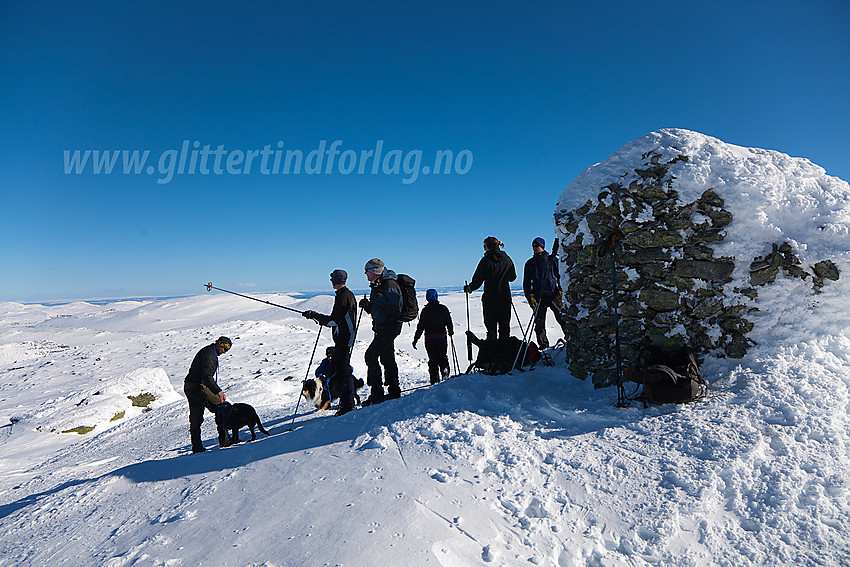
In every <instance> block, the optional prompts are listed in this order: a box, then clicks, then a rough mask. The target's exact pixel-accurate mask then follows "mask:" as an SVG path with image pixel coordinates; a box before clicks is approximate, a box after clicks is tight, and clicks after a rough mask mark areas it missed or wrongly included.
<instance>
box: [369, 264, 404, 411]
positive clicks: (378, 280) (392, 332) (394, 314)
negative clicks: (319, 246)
mask: <svg viewBox="0 0 850 567" xmlns="http://www.w3.org/2000/svg"><path fill="white" fill-rule="evenodd" d="M365 271H366V279H367V280H369V287H370V288H372V292H371V294H370V295H369V299H366V298H365V297H364V298H363V299H361V300H360V307H362V308H363V309H364V310H365V311H366V313H369V314H370V315H372V330H373V331H374V332H375V338H373V339H372V344H370V345H369V348H367V349H366V367H367V373H366V383H367V384H369V389H370V394H369V398H368V399H366V400H364V401H363V403H362V404H361V405H364V406H371V405H374V404H379V403H381V402H383V401H384V400H386V399H388V400H392V399H395V398H398V397H401V388H400V387H399V384H398V365H397V364H396V361H395V338H396V337H397V336H398V335H399V333H401V310H402V306H403V300H402V297H401V288H399V286H398V282H397V281H396V279H398V278H397V276H396V274H395V272H393V271H392V270H388V269H386V267H384V263H383V262H382V261H381V260H380V259H378V258H372V259H371V260H369V261H368V262H366V269H365ZM381 365H383V367H384V376H383V382H384V383H386V385H387V392H386V395H385V394H384V386H383V383H382V381H381Z"/></svg>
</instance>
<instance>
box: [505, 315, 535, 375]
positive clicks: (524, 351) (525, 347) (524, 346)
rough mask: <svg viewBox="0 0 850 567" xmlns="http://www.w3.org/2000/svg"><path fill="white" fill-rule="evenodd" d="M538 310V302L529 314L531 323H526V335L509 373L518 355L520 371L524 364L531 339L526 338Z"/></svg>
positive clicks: (517, 360) (512, 369)
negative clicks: (520, 359)
mask: <svg viewBox="0 0 850 567" xmlns="http://www.w3.org/2000/svg"><path fill="white" fill-rule="evenodd" d="M538 309H540V302H539V301H538V302H537V304H536V305H535V306H534V311H533V312H532V314H531V321H529V322H528V328H527V329H526V333H527V334H524V335H523V336H522V344H521V345H519V351H518V352H517V353H516V359H515V360H514V365H513V367H512V368H511V372H513V371H514V368H516V363H517V362H519V355H520V354H522V362H520V365H519V366H520V369H522V363H524V362H525V355H526V354H528V340H529V339H530V338H531V337H530V336H527V335H530V334H531V333H530V331H531V327H532V325H533V324H534V320H535V319H536V318H537V310H538ZM511 372H508V374H510V373H511Z"/></svg>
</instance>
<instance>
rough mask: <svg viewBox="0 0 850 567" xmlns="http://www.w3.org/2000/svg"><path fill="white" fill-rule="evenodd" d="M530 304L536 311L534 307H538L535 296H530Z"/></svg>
mask: <svg viewBox="0 0 850 567" xmlns="http://www.w3.org/2000/svg"><path fill="white" fill-rule="evenodd" d="M528 304H529V305H530V306H531V308H532V309H534V306H535V305H537V299H536V298H535V297H534V294H531V295H529V296H528Z"/></svg>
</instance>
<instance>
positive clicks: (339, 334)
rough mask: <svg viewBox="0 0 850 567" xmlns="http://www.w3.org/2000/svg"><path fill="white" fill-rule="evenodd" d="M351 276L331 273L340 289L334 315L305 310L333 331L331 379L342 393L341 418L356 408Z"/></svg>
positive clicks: (354, 319)
mask: <svg viewBox="0 0 850 567" xmlns="http://www.w3.org/2000/svg"><path fill="white" fill-rule="evenodd" d="M347 279H348V273H346V271H345V270H334V271H333V272H331V285H332V286H333V288H334V290H336V297H335V298H334V306H333V309H332V310H331V314H330V315H322V314H321V313H316V312H315V311H305V312H304V313H303V315H304V317H307V318H308V319H314V320H315V321H317V322H318V323H319V324H320V325H323V326H326V327H330V328H331V329H332V331H331V332H332V334H333V340H334V347H335V348H334V355H333V357H332V358H331V364H330V369H329V378H330V380H331V381H332V382H333V383H334V384H335V385H336V388H337V389H338V390H339V392H340V396H339V409H338V410H337V412H336V413H335V414H334V416H335V417H339V416H341V415H343V414H346V413H348V412H350V411H351V410H353V409H354V394H355V392H354V376H353V375H352V374H351V347H353V346H354V326H355V323H356V322H357V301H356V300H355V299H354V294H353V293H351V290H350V289H348V288H347V287H346V286H345V282H346V280H347Z"/></svg>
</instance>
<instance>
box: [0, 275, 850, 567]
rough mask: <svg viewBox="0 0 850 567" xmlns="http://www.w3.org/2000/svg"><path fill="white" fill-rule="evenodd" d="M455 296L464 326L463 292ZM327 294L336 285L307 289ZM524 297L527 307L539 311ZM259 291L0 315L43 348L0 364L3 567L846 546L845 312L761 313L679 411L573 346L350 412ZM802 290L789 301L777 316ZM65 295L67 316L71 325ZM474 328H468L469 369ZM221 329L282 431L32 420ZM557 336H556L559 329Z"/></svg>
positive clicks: (179, 406)
mask: <svg viewBox="0 0 850 567" xmlns="http://www.w3.org/2000/svg"><path fill="white" fill-rule="evenodd" d="M479 297H480V296H479V295H478V294H474V297H473V303H472V308H473V309H472V313H473V323H472V325H473V329H474V330H476V331H480V330H481V328H482V325H481V320H480V308H479V302H478V298H479ZM442 299H443V301H444V302H445V303H446V304H447V305H448V306H449V308H450V309H451V310H452V312H453V314H455V320H456V321H457V322H460V321H461V320H462V319H463V316H462V314H464V312H465V305H464V296H463V295H462V294H460V293H453V294H446V295H444V296H443V298H442ZM420 300H421V301H424V299H420ZM818 301H819V302H820V305H819V306H816V307H815V308H814V309H820V310H824V311H826V312H830V313H832V316H833V317H834V318H835V319H841V320H845V321H846V315H844V310H846V307H844V306H843V299H842V298H841V297H840V295H838V294H834V295H833V294H832V292H831V291H830V290H829V288H825V290H824V293H823V294H821V295H820V296H819V297H818ZM330 303H331V297H330V294H328V295H326V296H320V297H315V298H312V299H308V300H293V301H292V303H291V305H293V306H294V307H296V308H302V309H306V308H311V309H320V310H322V309H323V310H328V309H329V307H330ZM516 303H517V306H518V308H519V312H520V315H521V316H522V317H523V318H524V319H525V321H524V324H525V322H527V318H528V317H529V316H530V311H529V310H528V308H527V306H525V305H519V301H517V302H516ZM193 304H197V308H198V317H197V321H198V322H197V325H196V326H191V325H190V321H191V320H192V317H191V313H192V306H193ZM243 305H244V307H246V312H245V313H244V314H242V315H233V313H234V312H235V311H238V310H239V308H240V306H243ZM128 307H129V306H128ZM252 307H253V305H252V304H251V302H248V301H246V300H244V299H238V298H229V297H224V296H222V295H216V296H210V295H205V296H201V297H198V298H183V299H178V300H163V301H154V302H150V303H145V304H144V305H135V306H132V307H131V308H130V309H124V308H121V309H118V310H117V311H116V312H109V313H106V312H105V311H106V310H107V309H108V306H106V307H99V306H94V305H91V306H89V307H87V308H85V309H83V308H81V307H80V306H74V307H69V308H67V309H69V310H71V311H73V312H68V313H65V312H63V309H65V308H64V307H62V306H59V307H53V308H49V309H48V308H45V307H42V306H23V307H20V308H15V309H13V310H8V311H3V313H4V314H3V315H2V316H0V318H2V320H0V323H2V328H3V329H5V330H4V331H3V333H2V335H0V347H5V350H4V351H3V352H11V351H13V350H14V351H15V352H23V353H27V354H26V356H17V355H16V358H15V360H14V361H12V360H11V359H4V361H3V366H2V370H3V381H2V382H3V383H2V391H0V398H2V401H0V409H2V414H0V418H2V419H3V420H4V421H5V420H6V419H8V418H9V417H13V416H14V417H16V418H17V419H18V422H17V423H15V424H11V423H10V425H11V427H9V426H6V427H3V428H0V443H2V450H3V452H4V459H3V460H2V462H0V470H2V477H0V529H2V531H3V534H4V536H3V548H4V550H3V554H2V555H0V565H2V566H5V565H10V566H11V565H16V566H17V565H33V566H34V565H109V566H112V567H117V566H123V565H200V564H203V565H253V566H260V565H262V566H266V567H269V566H277V567H280V566H302V565H345V566H349V567H350V566H363V567H366V566H369V567H372V566H375V565H388V566H396V565H410V566H413V565H442V566H458V565H505V566H513V565H528V564H530V565H554V566H568V565H707V564H714V565H728V566H733V565H734V566H738V565H768V564H769V565H842V564H847V563H848V562H850V547H848V542H847V534H848V533H850V532H849V531H848V530H850V506H848V480H850V479H848V473H847V471H848V470H850V457H848V452H849V451H848V449H850V448H849V447H848V431H850V427H848V425H850V424H848V413H847V412H848V403H850V399H848V386H850V378H848V376H850V339H848V336H847V334H846V332H834V329H835V328H836V327H840V325H838V324H837V323H836V322H835V321H833V322H832V323H830V324H829V325H828V326H824V327H819V326H818V325H808V326H807V327H806V329H807V333H808V334H807V335H806V337H807V338H806V339H805V340H802V341H800V342H798V343H792V342H789V341H788V339H789V336H788V335H787V334H782V333H779V331H776V330H775V331H771V332H777V333H779V334H780V335H781V336H782V337H783V339H782V341H781V342H778V341H772V340H771V335H770V332H767V331H765V333H764V334H762V335H758V336H757V337H756V341H757V342H758V343H759V344H758V345H757V346H756V347H754V348H753V349H752V350H751V351H750V353H749V354H748V356H747V357H746V358H745V359H742V360H739V361H730V360H727V359H709V360H706V361H705V363H704V365H703V370H704V373H705V375H706V376H707V378H708V379H709V381H710V383H711V395H710V397H709V399H708V400H705V401H703V402H700V403H696V404H691V405H686V406H677V405H671V406H654V407H650V408H648V409H644V408H643V407H642V405H640V404H633V405H632V406H630V407H628V408H625V409H617V408H615V407H614V402H615V399H616V392H614V391H613V390H612V389H603V390H593V388H592V386H591V385H590V384H589V383H586V382H582V381H579V380H577V379H575V378H574V377H572V376H571V375H570V374H569V372H568V371H567V369H566V368H565V367H564V362H563V357H562V355H560V353H558V352H556V353H555V362H556V365H555V366H554V367H551V368H550V367H538V368H535V369H534V370H533V371H530V372H515V373H514V375H512V376H509V375H503V376H485V375H480V374H472V375H466V376H459V377H456V378H452V379H450V380H448V381H446V382H445V383H441V384H438V385H436V386H434V387H431V388H424V389H417V390H412V391H409V392H406V393H405V395H404V396H403V397H402V398H401V399H399V400H394V401H390V402H386V403H383V404H381V405H378V406H375V407H370V408H363V409H357V410H356V411H354V412H352V413H350V414H347V415H345V416H343V417H341V418H333V417H331V412H317V411H314V409H313V408H312V407H311V406H309V404H306V403H297V394H298V390H299V385H300V381H301V379H302V378H303V377H304V376H305V374H306V372H307V361H308V359H309V357H310V355H311V351H312V349H313V344H314V343H315V340H316V332H317V328H316V326H315V325H313V324H311V323H309V322H307V321H306V320H305V319H303V318H301V317H300V316H298V315H297V314H287V313H285V312H283V311H282V310H278V309H274V308H270V309H266V308H265V307H264V308H262V309H259V310H256V311H255V310H252V309H251V308H252ZM810 309H812V307H811V306H810V305H808V304H807V303H806V302H805V301H803V300H800V302H799V303H798V304H795V303H794V302H793V301H786V310H785V314H784V315H783V317H784V318H792V317H794V316H798V317H799V316H802V314H803V313H807V312H808V311H809V310H810ZM48 310H49V311H50V312H51V314H52V315H53V316H52V317H43V316H41V315H39V314H38V313H42V314H43V313H45V312H47V311H48ZM86 310H88V312H87V311H86ZM135 313H141V315H139V316H137V315H136V314H135ZM168 313H174V319H173V320H171V319H169V318H168ZM221 313H230V314H231V315H230V318H229V319H224V318H222V316H221V315H220V314H221ZM63 314H69V315H73V317H74V318H75V323H74V324H73V325H69V326H67V327H63V326H57V325H56V322H57V321H62V318H61V315H63ZM122 314H123V315H122ZM153 314H155V315H153ZM65 319H69V318H65ZM118 319H123V320H122V321H120V324H118V323H119V321H118ZM133 319H135V320H137V321H139V323H138V324H137V325H136V326H134V324H133V323H132V321H133ZM19 321H26V323H22V324H17V322H19ZM107 322H109V324H106V323H107ZM777 325H778V323H777ZM369 326H370V325H369V320H368V317H367V318H366V319H365V320H364V322H363V323H361V327H360V332H359V335H358V341H357V345H356V347H355V351H354V357H353V359H352V361H353V364H354V368H355V374H356V375H358V376H361V377H365V366H364V363H363V353H364V351H365V347H366V345H367V344H368V340H369V339H370V337H371V332H370V330H369ZM778 326H779V327H781V325H778ZM766 327H767V328H771V325H767V326H766ZM844 328H845V329H846V326H845V327H844ZM826 329H829V330H830V333H827V332H826ZM463 330H465V322H464V323H463V324H462V325H460V324H459V325H458V326H457V327H456V333H455V343H456V347H457V350H458V354H459V355H460V356H461V357H462V360H461V362H462V366H466V360H465V350H466V349H465V342H464V340H463V339H462V334H463V333H462V331H463ZM221 334H224V335H227V336H230V337H231V338H233V339H234V347H233V349H232V350H231V351H230V352H229V353H228V354H226V355H224V356H222V357H221V367H220V372H219V383H220V384H221V385H222V386H223V387H224V389H225V392H226V394H227V396H228V398H229V399H230V400H232V401H239V402H247V403H251V404H252V405H254V406H255V408H256V409H257V411H258V413H259V415H260V418H261V419H262V421H263V424H264V426H265V427H266V429H267V430H268V431H269V432H270V433H271V434H272V435H271V436H270V437H264V436H262V435H261V436H260V437H259V438H258V440H257V441H254V442H252V443H241V444H239V445H236V446H233V447H230V448H227V449H223V450H220V449H218V448H217V447H216V443H215V433H214V427H213V424H212V423H211V422H212V415H211V414H209V413H208V414H206V419H207V421H206V422H205V423H204V426H203V427H204V429H203V431H204V435H203V437H204V439H205V444H206V446H207V448H208V449H209V450H208V451H207V452H206V453H204V454H201V455H191V454H188V450H189V446H188V445H189V438H188V431H187V429H188V415H187V414H188V411H187V407H186V404H185V402H184V401H180V400H178V401H175V402H172V403H163V404H161V405H156V404H152V405H151V408H152V409H151V410H150V411H147V412H143V411H141V410H139V411H138V413H136V414H133V415H130V414H129V412H128V414H127V415H126V416H125V417H124V418H122V419H118V420H116V421H115V422H111V427H108V428H103V429H100V428H96V429H95V430H93V431H92V432H90V433H87V434H85V435H82V436H80V435H77V434H73V433H71V434H60V433H50V432H48V431H44V430H43V429H42V431H37V430H36V426H37V423H38V420H39V419H40V417H39V416H41V415H43V413H42V412H45V411H47V410H48V409H50V408H53V409H55V410H58V409H59V408H60V407H65V406H63V405H62V403H64V402H62V400H64V399H66V398H68V399H71V400H73V399H74V398H73V397H72V396H71V394H73V393H81V392H91V390H92V389H93V388H97V387H99V386H97V384H102V383H103V382H99V381H100V380H102V379H104V378H109V377H111V378H112V379H113V380H116V381H117V382H116V384H119V383H120V384H121V385H122V387H124V385H126V384H128V383H131V384H132V383H133V382H139V383H143V382H144V383H147V384H148V385H154V384H159V387H160V389H161V390H166V389H165V388H163V387H162V383H161V381H159V378H162V376H163V374H164V375H166V376H167V377H168V379H169V380H170V386H171V387H172V391H174V390H176V391H177V392H180V391H181V388H182V379H183V377H184V376H185V372H186V370H187V369H188V365H189V362H190V361H191V358H192V356H194V354H195V353H196V352H197V350H198V349H199V348H201V347H202V346H204V345H205V344H209V343H210V342H212V341H213V340H214V339H215V337H217V336H218V335H221ZM412 334H413V327H412V326H405V329H404V331H403V333H402V337H401V338H400V339H399V340H398V341H397V346H398V348H399V356H398V359H399V364H400V369H401V374H402V387H403V388H405V389H408V388H413V387H416V386H420V385H423V384H426V383H427V381H428V378H427V365H426V363H425V353H424V352H423V349H422V348H421V347H420V348H419V349H418V350H413V349H412V348H411V346H410V341H411V340H412ZM514 334H519V331H518V327H516V326H515V328H514ZM549 336H550V339H554V338H557V337H559V336H560V334H559V331H558V330H557V327H556V326H550V328H549ZM329 337H330V335H329V333H328V332H327V331H324V332H323V335H322V338H321V339H320V342H319V349H318V353H317V356H316V359H315V360H314V363H313V368H315V366H316V365H317V364H318V361H319V359H320V357H321V353H322V352H323V351H324V347H325V346H327V345H329V344H330V338H329ZM41 341H50V343H49V344H48V343H44V342H41ZM38 344H48V346H47V347H45V348H44V350H42V351H39V350H38V349H37V348H36V347H35V346H34V345H38ZM10 345H12V346H10ZM55 345H64V347H65V348H61V349H60V348H57V347H56V346H55ZM139 369H148V370H139ZM153 369H157V370H153ZM134 372H135V373H134ZM106 383H107V384H108V383H109V382H108V380H107V382H106ZM125 389H126V388H125ZM365 392H366V390H365V389H364V390H362V391H361V394H365ZM122 395H123V390H122ZM69 396H70V397H69ZM91 398H97V396H91ZM51 400H55V401H53V402H51ZM91 403H95V402H91ZM127 403H129V400H127ZM296 404H297V405H298V411H297V415H296V416H295V419H294V425H293V427H292V431H290V430H289V429H290V423H292V415H293V412H294V411H295V408H296ZM81 407H82V406H81ZM75 411H80V409H79V408H70V407H68V408H67V412H66V413H68V414H70V415H73V414H74V412H75ZM110 411H111V410H110ZM107 413H108V412H107ZM7 416H8V417H7ZM245 437H246V435H245V432H244V431H243V438H245Z"/></svg>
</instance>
